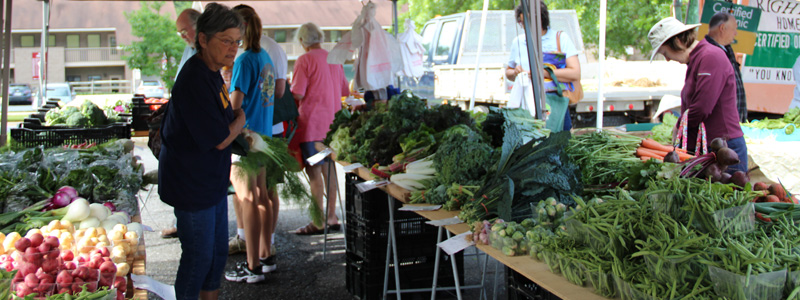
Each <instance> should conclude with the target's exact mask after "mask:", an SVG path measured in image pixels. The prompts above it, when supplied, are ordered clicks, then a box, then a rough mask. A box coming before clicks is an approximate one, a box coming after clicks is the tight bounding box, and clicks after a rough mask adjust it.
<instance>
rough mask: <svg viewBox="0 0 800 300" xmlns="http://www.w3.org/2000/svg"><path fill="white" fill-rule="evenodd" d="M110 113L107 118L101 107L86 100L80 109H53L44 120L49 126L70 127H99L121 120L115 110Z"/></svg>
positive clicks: (69, 107)
mask: <svg viewBox="0 0 800 300" xmlns="http://www.w3.org/2000/svg"><path fill="white" fill-rule="evenodd" d="M107 112H108V111H107ZM108 113H109V114H110V115H109V116H106V113H104V112H103V110H102V109H101V108H100V107H98V106H97V105H96V104H94V103H93V102H92V101H90V100H86V101H84V102H83V104H81V106H80V107H74V106H67V107H64V108H63V109H60V108H53V109H51V110H49V111H47V113H46V114H45V116H44V119H45V122H46V124H47V125H48V126H50V125H59V124H61V125H67V126H69V127H98V126H103V125H107V124H109V123H113V122H117V121H119V120H121V118H120V117H119V112H116V111H114V109H111V111H110V112H108ZM109 118H111V120H109Z"/></svg>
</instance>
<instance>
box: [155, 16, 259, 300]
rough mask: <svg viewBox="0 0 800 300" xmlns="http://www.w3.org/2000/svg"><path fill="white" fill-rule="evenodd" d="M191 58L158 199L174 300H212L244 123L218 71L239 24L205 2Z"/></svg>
mask: <svg viewBox="0 0 800 300" xmlns="http://www.w3.org/2000/svg"><path fill="white" fill-rule="evenodd" d="M196 31H197V38H196V39H195V43H196V47H195V48H196V49H197V54H196V55H194V56H192V57H191V58H190V59H189V60H188V61H187V62H186V64H185V65H184V66H183V69H182V70H181V73H180V74H179V76H178V78H177V79H176V81H175V86H174V87H173V90H172V99H171V100H170V101H169V104H168V108H167V113H166V115H165V117H164V119H163V121H162V126H161V139H162V146H161V147H162V148H161V153H160V155H159V166H158V171H159V174H158V181H159V182H158V184H159V188H158V194H159V195H160V196H161V200H162V201H164V202H165V203H167V204H169V205H171V206H173V207H174V208H175V217H176V218H177V220H178V228H180V230H179V231H178V238H179V239H180V241H181V250H182V251H183V253H182V254H181V260H180V265H179V266H178V274H177V278H176V280H175V296H176V298H177V299H198V298H199V299H217V298H218V296H219V287H220V279H221V277H222V272H223V270H224V268H225V261H226V260H227V256H228V243H227V240H228V206H227V205H228V203H227V190H228V179H229V174H230V168H231V146H230V145H231V143H232V142H233V140H234V139H235V138H236V136H238V135H239V134H240V133H241V131H242V128H243V127H244V124H245V116H244V113H243V112H242V110H241V109H238V110H233V109H232V105H231V102H230V97H229V96H228V89H227V87H226V86H225V84H224V83H223V81H222V76H220V72H219V70H220V69H221V68H222V66H230V65H231V64H233V60H234V58H235V57H236V50H237V49H238V47H239V45H240V43H241V37H242V34H241V32H242V20H241V18H240V17H239V15H237V14H236V13H234V12H232V11H231V10H230V9H229V8H228V7H226V6H223V5H220V4H216V3H210V4H208V5H207V6H206V9H205V12H203V14H202V15H201V16H200V18H199V19H198V20H197V30H196Z"/></svg>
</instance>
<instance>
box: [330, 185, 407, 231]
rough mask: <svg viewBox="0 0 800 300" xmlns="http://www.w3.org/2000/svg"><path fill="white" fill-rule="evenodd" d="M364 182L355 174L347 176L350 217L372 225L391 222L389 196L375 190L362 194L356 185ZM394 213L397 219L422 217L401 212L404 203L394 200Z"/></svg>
mask: <svg viewBox="0 0 800 300" xmlns="http://www.w3.org/2000/svg"><path fill="white" fill-rule="evenodd" d="M361 182H364V181H363V180H361V179H360V178H359V177H358V176H356V175H354V174H346V176H345V204H344V205H345V211H346V213H347V215H348V216H353V217H356V218H358V219H360V220H363V221H365V222H367V223H370V225H372V224H373V223H375V222H386V221H388V220H389V202H388V201H387V199H388V197H389V196H388V194H386V192H384V191H383V190H381V189H373V190H370V191H367V192H365V193H361V192H359V191H358V188H356V184H358V183H361ZM392 202H393V210H392V211H393V212H394V216H395V219H407V218H417V217H420V216H419V215H418V214H417V213H415V212H409V211H399V209H400V208H401V207H403V203H401V202H400V201H398V200H397V199H394V200H393V201H392Z"/></svg>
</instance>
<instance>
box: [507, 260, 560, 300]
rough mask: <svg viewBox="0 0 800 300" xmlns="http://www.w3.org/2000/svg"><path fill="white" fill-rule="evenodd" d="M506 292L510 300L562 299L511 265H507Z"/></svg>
mask: <svg viewBox="0 0 800 300" xmlns="http://www.w3.org/2000/svg"><path fill="white" fill-rule="evenodd" d="M506 293H507V294H508V299H509V300H561V298H559V297H557V296H556V295H553V293H550V291H548V290H546V289H544V288H542V287H541V286H539V285H538V284H536V283H534V282H533V281H531V280H530V279H528V278H527V277H525V276H523V275H522V274H520V273H517V271H514V270H513V269H511V268H509V267H506Z"/></svg>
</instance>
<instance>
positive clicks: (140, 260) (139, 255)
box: [125, 215, 148, 300]
mask: <svg viewBox="0 0 800 300" xmlns="http://www.w3.org/2000/svg"><path fill="white" fill-rule="evenodd" d="M131 222H139V223H142V217H141V216H140V215H136V216H133V217H131ZM145 249H146V248H145V245H144V239H141V240H140V241H139V250H138V251H136V256H134V258H133V264H131V274H136V275H147V273H146V272H145V258H146V256H147V252H146V251H145ZM126 278H127V280H128V293H127V294H126V295H125V298H126V299H134V300H147V298H148V296H147V290H141V289H135V288H133V280H131V275H130V274H128V276H126Z"/></svg>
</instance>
